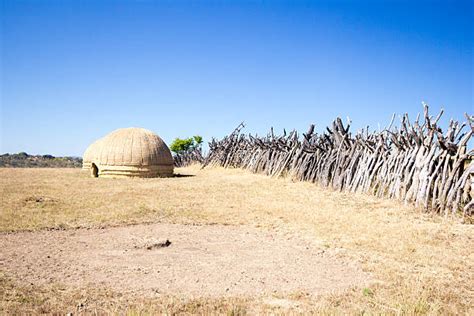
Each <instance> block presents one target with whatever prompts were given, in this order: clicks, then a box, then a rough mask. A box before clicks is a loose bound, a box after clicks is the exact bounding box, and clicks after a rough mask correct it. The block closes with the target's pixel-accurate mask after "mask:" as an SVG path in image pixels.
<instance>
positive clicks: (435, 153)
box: [203, 105, 474, 216]
mask: <svg viewBox="0 0 474 316" xmlns="http://www.w3.org/2000/svg"><path fill="white" fill-rule="evenodd" d="M442 114H443V111H441V112H440V113H439V114H438V115H437V116H436V117H432V116H429V113H428V106H427V105H425V106H424V115H423V117H422V119H421V121H420V115H418V117H417V118H416V120H415V121H414V122H413V123H411V122H410V120H409V118H408V115H407V114H405V115H403V116H402V117H401V122H400V125H399V126H398V127H396V126H393V122H394V118H395V116H393V117H392V120H391V122H390V124H389V125H388V126H387V127H386V128H385V129H384V130H382V131H378V132H377V131H376V132H369V129H368V128H367V129H364V130H362V131H359V132H358V133H356V134H355V135H354V136H352V134H351V133H350V131H349V129H350V124H351V122H350V120H349V119H348V122H347V123H346V124H344V123H343V121H342V120H341V119H340V118H337V119H336V120H335V121H334V122H333V123H332V125H331V126H330V127H327V129H326V132H324V133H323V134H320V135H319V134H317V133H315V132H314V125H311V126H310V128H309V130H308V131H307V132H306V133H304V134H303V137H302V138H300V137H299V136H298V133H297V132H296V131H292V132H291V133H289V134H287V133H286V131H284V133H283V135H280V136H277V135H275V134H274V133H273V129H272V130H271V131H270V133H269V134H268V135H267V136H266V137H257V136H255V137H254V136H252V135H244V134H242V133H241V130H242V129H243V128H244V124H243V123H241V124H240V125H239V126H238V127H237V128H236V129H235V130H234V131H233V132H232V133H231V134H230V135H228V136H226V137H224V138H223V139H222V140H219V141H217V140H215V139H212V141H211V142H210V143H209V154H208V156H207V157H206V158H205V159H204V163H203V167H205V166H207V165H218V166H223V167H237V168H244V169H248V170H250V171H252V172H255V173H262V174H266V175H270V176H274V177H279V176H283V175H285V176H290V177H292V178H294V179H295V180H301V181H311V182H317V183H320V184H322V185H324V186H328V187H332V188H335V189H337V190H341V191H342V190H344V191H349V192H362V193H369V194H373V195H375V196H378V197H388V198H395V199H399V200H402V201H406V202H409V203H413V204H415V205H417V206H422V207H423V208H424V209H426V210H429V211H433V212H437V213H444V214H449V213H456V212H458V211H462V212H463V213H464V214H465V215H467V216H471V215H472V214H473V213H474V161H473V159H472V157H473V154H474V150H470V151H468V150H467V144H468V142H469V140H470V139H471V137H472V136H473V133H474V117H473V116H468V115H467V114H466V119H467V122H466V123H463V124H460V123H458V122H457V121H453V120H451V121H450V123H449V127H448V129H447V131H446V132H445V133H443V132H442V130H441V128H440V127H439V126H438V121H439V119H440V117H441V116H442ZM466 126H467V127H468V130H467V131H464V129H465V127H466Z"/></svg>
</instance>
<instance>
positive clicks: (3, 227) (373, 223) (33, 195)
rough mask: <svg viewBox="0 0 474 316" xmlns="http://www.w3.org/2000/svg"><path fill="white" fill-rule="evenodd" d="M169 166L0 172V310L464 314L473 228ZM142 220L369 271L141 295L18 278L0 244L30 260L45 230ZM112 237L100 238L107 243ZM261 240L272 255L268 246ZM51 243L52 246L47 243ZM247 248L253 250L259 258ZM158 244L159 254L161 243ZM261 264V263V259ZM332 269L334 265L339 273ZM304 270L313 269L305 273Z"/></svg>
mask: <svg viewBox="0 0 474 316" xmlns="http://www.w3.org/2000/svg"><path fill="white" fill-rule="evenodd" d="M177 172H178V173H180V174H181V175H182V176H180V177H174V178H167V179H101V178H89V177H88V175H87V174H86V173H82V172H81V171H80V170H78V169H0V181H1V209H0V231H1V233H0V245H1V246H2V249H4V250H2V251H1V252H0V314H11V313H54V312H62V313H66V312H72V313H78V312H79V313H80V312H85V313H109V312H112V313H115V312H120V313H130V314H141V313H158V312H166V313H169V314H174V313H190V314H193V313H228V314H233V315H235V314H245V313H247V314H254V313H265V312H270V313H288V312H294V313H306V312H318V313H327V314H343V313H344V314H345V313H350V314H362V313H372V314H378V313H383V314H410V315H411V314H471V315H472V314H473V313H474V308H473V306H474V253H473V247H472V245H473V238H474V226H472V225H467V224H462V223H461V222H460V221H459V220H457V219H445V218H441V217H438V216H431V215H427V214H424V213H422V212H420V211H419V210H416V209H413V208H412V207H409V206H405V205H402V204H399V203H397V202H395V201H389V200H381V199H376V198H373V197H370V196H365V195H354V194H346V193H340V192H334V191H331V190H328V189H325V188H321V187H318V186H317V185H314V184H311V183H302V182H298V183H295V182H292V181H290V180H289V179H272V178H269V177H265V176H262V175H255V174H250V173H247V172H245V171H242V170H232V169H220V168H210V169H204V170H200V169H199V167H188V168H182V169H178V170H177ZM143 224H150V225H168V226H166V227H169V225H176V224H180V225H179V227H181V228H180V229H184V228H182V227H185V226H183V225H187V226H189V227H191V226H192V227H194V226H199V227H201V226H202V227H211V226H208V225H212V229H213V230H212V231H211V233H208V235H205V236H208V237H206V238H209V240H210V241H211V242H212V240H213V239H212V238H214V237H215V236H214V235H215V234H218V232H220V231H222V232H223V234H225V235H228V236H229V235H232V234H234V235H232V236H235V237H233V238H235V240H236V243H238V244H240V242H239V240H240V239H238V238H240V237H239V236H240V235H241V234H240V233H239V232H240V231H237V230H236V229H243V231H246V232H250V231H251V232H254V231H255V234H256V235H258V234H263V235H262V236H263V237H262V238H266V237H265V236H267V235H268V234H273V235H275V236H277V237H278V238H280V239H278V238H277V237H275V238H276V239H275V240H283V239H284V238H285V236H288V240H297V241H298V243H303V241H304V243H306V242H307V243H308V245H310V246H308V247H311V249H313V248H314V251H315V255H316V253H317V252H321V253H323V252H327V253H329V254H330V255H329V257H327V258H333V261H331V262H334V267H333V268H334V269H339V268H338V267H339V265H340V264H342V263H350V264H352V265H354V266H355V267H356V268H357V269H360V271H359V272H360V273H363V274H364V275H369V276H370V277H369V278H367V280H368V281H367V283H364V282H360V283H358V284H359V285H354V286H350V287H347V288H345V289H335V290H334V291H329V292H327V291H326V292H325V291H322V292H321V293H316V294H315V293H308V292H307V291H299V290H298V289H296V288H295V289H293V288H292V289H291V291H290V292H287V293H284V294H281V293H275V294H268V293H264V294H262V295H258V293H257V294H256V293H249V294H250V295H245V293H237V292H236V293H233V294H231V295H220V294H219V293H218V294H216V295H201V296H200V295H196V294H192V295H184V296H183V295H179V294H180V293H176V295H172V294H170V293H165V294H162V295H154V296H150V295H142V294H141V292H139V291H137V292H133V291H129V290H128V289H127V288H125V287H124V288H123V289H122V290H121V289H117V288H116V287H107V286H91V285H87V284H83V285H81V283H80V282H79V283H78V282H77V280H76V282H75V283H74V282H72V281H71V282H68V281H67V280H65V281H64V282H60V281H59V282H58V281H54V282H34V281H33V282H32V281H30V280H29V279H28V280H26V279H27V278H26V279H25V278H23V277H21V276H22V275H26V276H27V275H28V271H29V269H30V268H31V271H32V272H31V273H32V274H34V273H36V272H35V269H34V265H35V263H34V262H33V263H32V265H33V266H25V267H23V268H24V271H23V270H22V271H16V270H14V269H13V268H11V267H12V265H11V264H9V263H8V262H10V261H11V260H16V259H15V258H12V256H11V255H8V256H7V252H6V250H5V249H6V248H7V246H8V245H10V246H8V247H10V248H11V247H12V246H11V242H12V240H13V241H15V240H17V242H18V245H19V246H18V247H22V249H23V250H24V251H23V252H22V251H20V250H19V251H18V253H23V254H24V255H25V256H28V251H29V250H28V249H30V248H28V247H35V246H34V245H36V244H38V245H40V244H41V240H46V239H48V238H49V239H48V240H51V238H56V237H55V236H58V238H59V237H61V238H63V239H68V237H67V236H69V235H67V234H75V233H74V232H78V233H77V234H78V235H81V236H84V238H86V237H87V235H88V234H89V233H90V234H97V236H100V231H101V230H103V231H105V232H106V233H108V232H112V231H114V229H131V228H129V226H130V225H138V226H136V227H138V228H137V229H138V230H146V229H147V228H146V227H148V225H145V226H140V225H143ZM223 225H225V227H224V226H223ZM122 226H127V227H126V228H123V227H122ZM112 227H115V228H112ZM142 227H143V229H142ZM157 227H161V226H157ZM163 227H165V226H163ZM206 229H207V228H206ZM229 229H231V230H229ZM212 232H214V233H212ZM252 234H253V233H252ZM256 235H255V236H256ZM93 236H95V235H93ZM110 236H113V235H110ZM110 236H109V237H107V238H113V237H110ZM199 236H201V235H199ZM213 236H214V237H213ZM119 237H120V236H119ZM119 237H117V238H119ZM184 237H185V236H184ZM184 237H182V238H184ZM15 238H16V239H15ZM75 238H76V237H75ZM77 238H79V237H77ZM81 238H82V237H81ZM104 240H105V239H104ZM111 240H112V239H111ZM242 240H243V241H245V239H242ZM258 240H259V239H258ZM258 240H257V239H256V242H254V243H253V245H254V246H253V247H254V248H255V247H256V246H255V244H257V245H258V242H257V241H258ZM264 240H267V239H264ZM172 242H173V240H172ZM214 242H217V241H214ZM226 242H227V241H226ZM277 244H279V245H280V247H281V249H285V248H291V247H292V246H291V245H292V244H291V243H290V244H289V246H285V247H282V245H286V244H284V243H283V241H282V242H278V243H277ZM294 246H295V247H296V248H297V247H299V246H300V245H299V244H295V245H294ZM25 247H26V248H25ZM173 247H174V245H173V244H172V245H171V246H170V251H171V250H172V248H173ZM176 247H178V245H177V246H176ZM196 247H197V246H196ZM264 247H267V248H265V249H266V250H265V251H268V252H265V253H268V256H270V257H272V258H273V256H272V255H271V249H272V248H268V247H270V244H265V245H262V248H264ZM275 247H277V246H275ZM56 248H57V247H56ZM56 248H55V247H54V246H53V245H51V249H56ZM256 248H257V249H254V250H253V251H255V253H258V252H259V249H258V247H256ZM25 249H27V250H28V251H27V250H25ZM97 249H99V250H100V247H99V248H95V249H94V251H95V252H96V253H97V251H99V250H97ZM275 249H276V250H278V248H275ZM79 250H80V249H79ZM79 250H78V251H79ZM290 250H291V249H289V250H288V251H290ZM9 251H10V252H9V254H11V253H12V251H13V252H15V251H14V249H13V250H11V249H10V250H9ZM57 251H58V253H59V251H62V249H58V250H57ZM159 251H162V253H163V254H166V251H167V250H159ZM247 251H248V250H247ZM262 251H263V250H262ZM281 251H283V250H281ZM295 251H296V250H295ZM85 252H86V251H83V250H81V253H82V254H83V253H85ZM91 252H92V250H91ZM262 253H264V252H262ZM262 253H260V255H261V254H262ZM70 255H71V253H69V254H67V255H66V254H65V255H64V256H61V255H60V254H58V256H57V257H53V259H54V258H57V260H62V259H64V260H71V261H74V257H68V256H70ZM325 258H326V257H325ZM9 260H10V261H9ZM35 260H36V259H35ZM38 260H40V259H38ZM41 260H42V259H41ZM194 260H199V258H197V259H196V258H194ZM216 260H217V259H216ZM260 260H262V261H265V257H263V256H262V258H261V259H260ZM281 260H284V259H281ZM324 260H326V259H324ZM18 262H20V261H18ZM282 262H283V261H282ZM331 262H329V263H326V267H327V266H331ZM196 264H198V262H197V263H196ZM239 264H240V265H241V264H242V263H239ZM262 264H264V262H262ZM52 266H54V263H53V264H52ZM58 266H59V263H58ZM236 266H238V264H236ZM356 268H354V269H356ZM12 269H13V270H12ZM51 269H52V270H51V271H52V272H54V273H56V274H57V273H59V272H61V271H59V272H58V271H57V270H54V268H51ZM341 269H343V268H342V267H341ZM341 269H340V270H338V271H345V270H341ZM344 269H345V268H344ZM351 271H352V270H351ZM354 271H355V270H354ZM20 272H21V273H20ZM22 273H23V274H22ZM223 273H224V272H223ZM351 273H352V272H351ZM312 277H315V275H314V274H308V275H307V278H308V279H309V278H312ZM203 282H205V280H204V281H203ZM124 284H126V283H124ZM211 294H212V293H211Z"/></svg>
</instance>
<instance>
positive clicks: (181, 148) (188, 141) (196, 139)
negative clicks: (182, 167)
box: [170, 135, 202, 154]
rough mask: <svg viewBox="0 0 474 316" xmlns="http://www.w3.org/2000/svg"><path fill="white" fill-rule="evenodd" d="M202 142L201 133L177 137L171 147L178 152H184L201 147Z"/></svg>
mask: <svg viewBox="0 0 474 316" xmlns="http://www.w3.org/2000/svg"><path fill="white" fill-rule="evenodd" d="M201 144H202V137H201V136H199V135H196V136H193V137H189V138H185V139H181V138H175V139H174V140H173V142H172V143H171V146H170V149H171V151H173V152H175V153H177V154H184V153H187V152H191V151H193V150H195V149H199V148H200V147H201Z"/></svg>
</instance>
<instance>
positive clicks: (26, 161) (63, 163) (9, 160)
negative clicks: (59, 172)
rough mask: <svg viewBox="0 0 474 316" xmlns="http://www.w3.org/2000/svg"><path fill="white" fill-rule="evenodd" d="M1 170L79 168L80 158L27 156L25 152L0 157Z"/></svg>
mask: <svg viewBox="0 0 474 316" xmlns="http://www.w3.org/2000/svg"><path fill="white" fill-rule="evenodd" d="M0 167H2V168H81V167H82V158H79V157H55V156H53V155H29V154H27V153H25V152H20V153H17V154H8V153H7V154H3V155H0Z"/></svg>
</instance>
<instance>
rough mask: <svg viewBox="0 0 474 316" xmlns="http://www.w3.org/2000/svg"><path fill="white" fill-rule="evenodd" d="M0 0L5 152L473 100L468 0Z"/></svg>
mask: <svg viewBox="0 0 474 316" xmlns="http://www.w3.org/2000/svg"><path fill="white" fill-rule="evenodd" d="M1 2H2V8H1V21H2V29H1V38H2V46H1V54H2V55H1V113H0V114H1V147H0V152H2V153H3V152H10V153H11V152H19V151H26V152H28V153H32V154H35V153H38V154H53V155H82V153H83V151H84V150H85V148H86V147H87V146H88V145H89V144H90V143H91V142H92V141H93V140H95V139H97V138H99V137H101V136H103V135H105V134H106V133H108V132H110V131H112V130H114V129H117V128H120V127H130V126H138V127H144V128H147V129H150V130H153V131H155V132H156V133H158V134H159V135H161V136H162V138H163V139H164V140H165V141H167V142H168V143H169V142H170V141H172V140H173V138H175V137H186V136H191V135H194V134H200V135H202V136H203V137H204V139H205V141H208V140H209V139H210V138H211V136H216V137H222V136H224V135H225V134H227V133H228V132H230V131H231V130H232V129H233V128H234V127H235V126H236V125H237V124H238V123H239V122H241V121H245V122H246V123H247V128H246V131H247V132H252V133H255V132H256V133H259V134H264V133H266V132H267V131H268V129H269V128H270V127H271V126H273V127H275V128H276V129H277V130H282V129H283V128H287V129H292V128H296V129H298V130H299V131H305V130H306V129H307V127H308V125H309V124H310V123H315V124H316V127H317V130H318V131H322V129H323V128H324V127H325V126H326V125H328V124H330V123H331V121H332V120H333V119H334V118H335V117H336V116H342V117H343V118H345V117H346V116H349V117H350V118H351V119H352V121H353V126H354V127H355V128H360V127H362V126H365V125H370V126H371V127H373V128H377V124H378V123H380V124H381V125H385V124H386V123H388V121H389V120H390V118H391V115H392V113H394V112H396V113H399V114H401V113H404V112H408V113H409V114H411V116H412V117H413V118H414V116H415V114H416V113H417V112H419V111H421V110H422V107H421V102H422V101H425V102H427V103H428V104H430V105H431V107H432V109H433V111H438V110H439V109H440V108H441V107H444V108H445V111H446V117H445V121H444V122H446V121H447V119H449V118H451V117H452V118H456V119H462V116H463V113H464V112H466V111H467V112H470V113H471V114H472V113H474V102H473V90H474V88H473V63H474V59H473V43H474V37H473V28H474V26H473V23H474V22H473V20H474V17H473V1H258V2H257V1H255V2H254V1H242V2H239V1H213V2H209V1H169V2H168V1H46V0H45V1H21V0H15V1H13V0H2V1H1Z"/></svg>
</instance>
